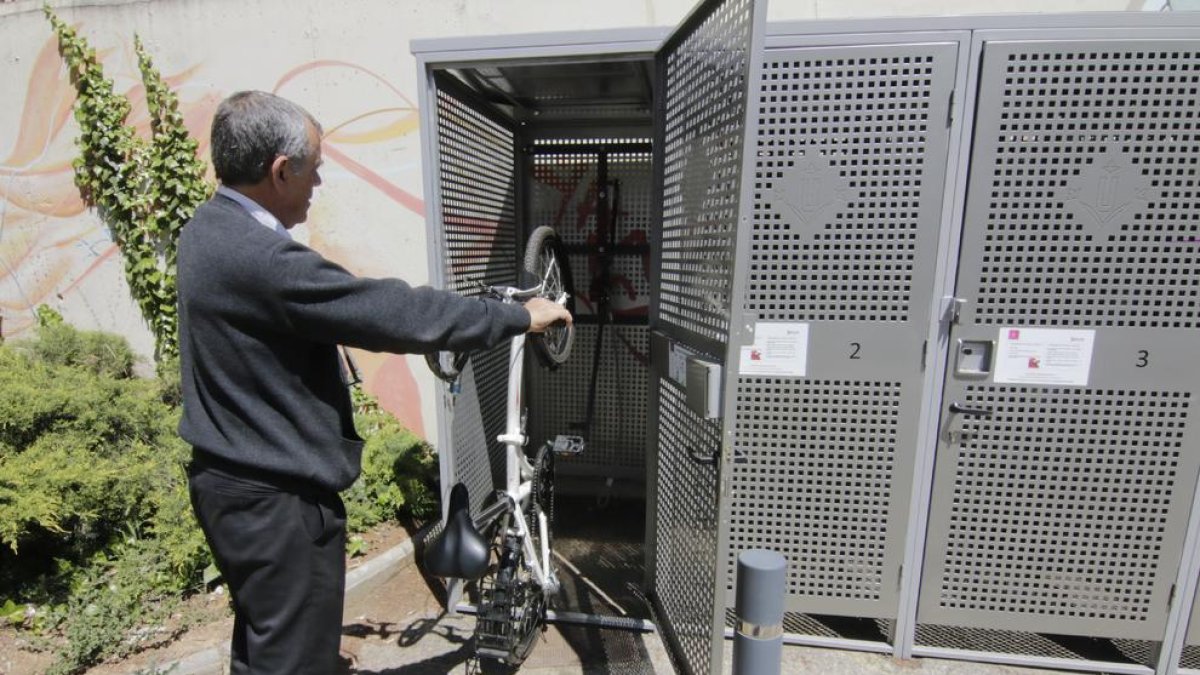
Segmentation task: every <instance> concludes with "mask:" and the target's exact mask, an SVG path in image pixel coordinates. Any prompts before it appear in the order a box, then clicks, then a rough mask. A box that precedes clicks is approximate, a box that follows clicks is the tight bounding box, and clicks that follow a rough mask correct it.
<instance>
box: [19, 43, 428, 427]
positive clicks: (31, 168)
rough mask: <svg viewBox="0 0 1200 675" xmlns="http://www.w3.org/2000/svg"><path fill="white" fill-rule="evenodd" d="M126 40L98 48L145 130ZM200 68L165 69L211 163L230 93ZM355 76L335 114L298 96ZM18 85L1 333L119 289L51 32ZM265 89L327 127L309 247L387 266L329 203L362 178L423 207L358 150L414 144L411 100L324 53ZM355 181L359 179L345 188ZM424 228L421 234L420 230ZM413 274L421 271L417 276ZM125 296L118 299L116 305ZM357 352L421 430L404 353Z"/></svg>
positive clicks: (408, 206)
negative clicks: (81, 172) (221, 108)
mask: <svg viewBox="0 0 1200 675" xmlns="http://www.w3.org/2000/svg"><path fill="white" fill-rule="evenodd" d="M129 42H130V44H129V45H128V46H127V47H126V46H116V47H107V48H101V49H99V50H98V51H99V57H100V59H101V61H102V62H103V63H104V66H105V71H106V74H107V75H108V76H109V77H111V78H112V79H113V80H114V81H115V83H116V90H117V91H118V92H119V93H122V94H124V95H125V96H127V97H128V98H129V100H130V102H131V104H132V109H133V112H132V113H131V114H130V118H129V120H128V123H129V124H130V125H132V126H134V127H135V128H136V129H137V130H138V133H139V134H142V135H143V136H144V137H148V136H149V116H148V113H147V111H146V106H145V92H144V91H143V89H142V86H141V84H140V82H141V79H140V74H139V73H138V70H137V59H136V55H135V54H134V52H133V48H132V36H130V40H129ZM203 69H204V64H203V63H196V64H191V65H188V66H187V67H185V68H183V69H181V70H179V71H178V72H175V73H169V74H167V76H166V80H167V82H168V83H169V85H170V86H171V87H172V89H174V90H175V91H176V92H177V93H178V94H179V97H180V109H181V112H182V113H183V115H184V118H185V122H186V124H187V127H188V130H189V131H190V133H191V134H192V136H193V137H194V138H196V139H197V140H198V141H199V143H200V153H201V155H202V156H203V157H204V158H205V160H206V161H207V160H208V142H209V138H208V132H209V128H208V127H209V123H210V121H211V119H212V115H213V112H214V111H215V109H216V106H217V104H218V103H219V102H220V101H221V100H222V99H223V98H224V97H225V96H226V95H228V94H229V93H232V92H229V91H222V90H220V89H219V88H217V87H215V86H213V85H211V84H210V83H208V82H207V81H205V80H204V79H203V77H202V72H203ZM350 80H352V81H354V83H355V86H356V88H358V89H364V88H365V90H366V91H365V92H362V91H360V92H358V95H356V97H355V99H356V100H358V101H362V102H363V105H361V106H360V107H358V108H356V109H347V108H345V107H344V106H343V107H339V108H338V111H337V112H338V116H337V117H335V118H332V119H331V118H329V117H328V116H326V115H322V111H321V110H320V106H314V105H312V104H311V103H309V102H307V101H306V100H305V97H306V92H311V91H314V90H320V89H321V88H322V86H323V83H327V82H334V81H340V82H346V81H350ZM25 89H26V91H25V101H24V106H23V110H22V113H21V116H20V119H19V128H18V129H17V130H16V133H15V135H14V137H13V139H12V140H11V141H10V142H9V143H8V148H7V154H6V155H5V156H4V157H3V159H2V160H0V264H2V265H3V267H2V268H0V270H2V273H3V274H2V276H0V317H3V323H2V324H0V331H2V332H3V335H4V337H6V338H14V337H15V338H19V337H21V336H22V335H25V334H27V333H28V332H29V331H30V330H31V329H32V328H33V326H34V325H35V321H36V319H35V315H34V310H35V309H36V307H38V306H39V305H43V304H46V305H50V306H52V307H56V308H61V307H63V306H67V305H70V304H72V302H73V300H77V299H78V298H77V297H76V296H80V295H85V294H84V293H83V292H82V289H84V288H86V287H88V286H89V285H90V284H101V285H103V286H105V287H110V288H116V289H118V290H115V291H113V293H119V292H120V291H119V289H120V288H121V287H120V285H119V283H114V281H113V279H114V278H115V279H119V278H120V273H119V271H117V270H118V269H119V265H118V266H117V267H113V266H112V265H113V264H114V261H115V260H116V259H117V258H119V252H118V251H117V247H116V245H115V243H114V242H113V241H112V238H111V236H110V235H109V233H108V231H107V229H106V228H105V227H104V225H103V224H102V223H101V221H100V219H99V218H98V217H97V216H96V215H95V214H94V213H93V212H91V211H90V210H88V209H86V208H85V206H84V203H83V200H82V199H81V198H80V195H79V192H78V190H77V188H76V187H75V185H74V182H73V169H72V165H71V162H72V159H73V158H74V157H75V156H76V148H75V146H74V138H75V136H76V134H77V128H76V127H75V125H74V121H73V118H72V104H73V103H74V100H75V90H74V88H73V87H72V86H71V83H70V81H69V79H68V76H67V72H66V69H65V67H64V66H63V62H62V59H61V58H60V56H59V54H58V51H57V47H56V42H55V40H54V38H53V36H52V35H51V34H50V31H49V30H47V39H46V41H45V42H44V43H43V45H42V46H41V48H40V50H39V51H38V54H37V57H36V60H35V63H34V65H33V68H32V73H31V75H30V77H29V81H28V83H27V85H26V88H25ZM272 91H274V92H275V93H278V94H280V95H282V96H284V97H288V98H291V99H293V100H296V101H297V102H299V103H301V104H302V105H305V106H306V107H309V109H310V110H313V112H314V114H316V116H317V117H318V118H320V119H321V121H322V124H323V126H324V127H325V129H326V134H325V137H324V139H323V153H324V156H325V158H326V164H327V169H326V170H325V171H324V173H326V174H333V175H334V176H335V179H334V180H329V178H327V179H326V182H327V183H329V184H331V185H330V186H329V187H327V188H325V189H324V190H323V191H324V192H325V193H326V194H325V196H324V197H325V198H324V200H323V201H326V202H327V203H328V205H327V206H325V207H324V208H321V206H320V204H319V203H318V204H314V207H316V208H314V209H313V211H312V215H311V216H310V221H309V223H308V224H307V226H306V227H305V228H304V229H305V232H304V233H302V238H303V236H304V234H306V235H307V239H308V242H307V243H308V244H309V245H310V246H312V247H313V248H314V249H316V250H318V251H321V252H322V253H323V254H324V255H326V257H328V258H330V259H332V260H334V261H336V262H338V263H339V264H342V265H343V266H345V267H347V268H348V269H350V270H352V271H354V272H356V273H358V274H364V275H368V276H381V275H382V274H384V273H387V270H381V269H373V268H378V267H380V266H381V265H380V264H374V265H373V264H372V261H371V260H366V261H359V260H356V255H355V247H356V244H362V243H363V242H362V241H361V240H360V239H353V238H350V241H351V242H353V243H343V240H346V239H347V237H346V236H345V234H344V233H340V232H339V229H344V228H345V227H346V224H344V223H342V222H340V220H341V219H340V218H339V215H338V213H337V212H336V211H335V210H334V209H335V208H336V204H337V203H339V202H342V201H344V199H342V200H339V199H338V198H337V196H336V192H338V191H339V190H340V191H344V192H356V191H357V192H358V193H361V191H362V189H363V188H364V187H365V188H366V189H368V190H370V191H372V192H374V193H377V194H378V195H380V196H382V198H383V199H385V200H386V201H388V202H390V203H391V204H393V205H394V208H396V209H400V210H403V211H405V212H408V213H411V214H415V215H416V216H422V215H423V213H424V203H423V201H422V199H421V198H420V196H419V190H420V188H419V186H409V185H401V184H399V183H398V182H397V181H396V180H394V179H392V178H390V177H387V176H385V174H386V170H384V169H382V168H381V167H379V166H374V165H372V162H371V160H370V159H364V156H373V155H371V153H370V152H363V150H364V149H369V148H371V147H372V146H380V145H387V144H395V143H397V142H406V143H407V144H409V145H416V142H417V141H416V137H417V134H416V132H417V129H418V115H417V108H416V105H415V104H414V103H413V102H412V101H411V99H410V98H409V97H408V96H407V95H405V94H404V92H402V91H401V90H400V89H399V88H398V87H396V86H394V85H392V84H391V83H389V82H388V81H387V79H386V78H384V77H382V76H380V75H378V74H376V73H373V72H370V71H369V70H368V69H365V68H362V67H359V66H356V65H355V64H353V63H347V62H339V61H329V60H314V61H309V62H304V63H300V64H298V65H296V66H295V67H293V68H291V69H290V70H288V71H286V72H284V73H283V74H282V75H281V76H280V77H279V78H278V79H277V81H276V82H275V83H274V86H273V87H272ZM376 154H378V153H376ZM210 177H211V169H210ZM351 183H353V184H355V185H353V187H352V189H348V188H349V187H350V184H351ZM351 199H361V197H358V196H355V197H351ZM318 201H322V200H320V199H319V200H318ZM397 220H402V219H397ZM410 222H411V219H410ZM415 222H417V223H419V222H420V221H419V219H417V220H416V221H415ZM419 238H423V233H420V236H419ZM364 268H365V269H364ZM392 273H395V272H392ZM420 281H423V280H415V281H414V283H418V282H420ZM126 295H127V293H126ZM125 300H126V299H125V298H117V299H114V301H115V302H117V303H118V304H120V303H121V302H122V301H125ZM108 314H109V315H112V314H113V313H112V312H110V313H108ZM118 314H119V312H118ZM126 314H127V318H126V319H125V321H126V323H128V322H130V321H136V319H130V318H128V317H136V316H137V315H136V312H135V311H133V312H128V313H126ZM122 316H125V314H122ZM68 318H70V315H69V314H68ZM100 323H103V321H100ZM98 327H100V328H103V329H106V330H115V331H117V332H122V333H127V334H130V333H133V334H135V337H136V334H138V333H140V332H143V331H144V327H141V326H133V325H123V326H106V325H102V326H98ZM357 361H358V362H359V366H360V368H361V370H362V371H363V375H364V379H365V383H366V386H367V388H368V390H369V391H371V392H372V393H374V394H376V395H377V396H378V397H379V398H380V401H381V404H382V405H383V406H384V407H385V408H387V409H388V410H390V411H391V412H393V413H394V414H396V415H397V416H398V417H399V418H400V419H401V421H403V422H404V423H405V424H406V425H407V426H408V427H409V428H410V429H412V430H413V431H415V432H417V433H418V434H421V435H424V424H423V422H422V415H421V400H420V392H419V390H418V388H417V384H416V381H415V379H414V376H413V373H412V372H411V370H410V369H409V367H408V364H407V361H406V359H405V358H404V357H402V356H396V355H382V354H361V355H359V356H358V358H357Z"/></svg>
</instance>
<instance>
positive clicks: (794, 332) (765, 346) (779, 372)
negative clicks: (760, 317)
mask: <svg viewBox="0 0 1200 675" xmlns="http://www.w3.org/2000/svg"><path fill="white" fill-rule="evenodd" d="M807 368H808V324H807V323H776V322H772V323H756V324H754V344H753V345H750V346H749V347H742V355H741V361H740V363H739V368H738V374H739V375H765V376H768V377H804V375H805V374H806V373H807V372H808V371H807Z"/></svg>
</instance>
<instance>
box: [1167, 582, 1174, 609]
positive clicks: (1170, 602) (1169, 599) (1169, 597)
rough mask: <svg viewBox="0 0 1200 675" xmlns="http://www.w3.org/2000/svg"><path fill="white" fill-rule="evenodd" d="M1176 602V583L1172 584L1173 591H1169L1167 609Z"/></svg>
mask: <svg viewBox="0 0 1200 675" xmlns="http://www.w3.org/2000/svg"><path fill="white" fill-rule="evenodd" d="M1174 604H1175V584H1171V592H1170V593H1167V609H1170V608H1171V607H1172V606H1173V605H1174Z"/></svg>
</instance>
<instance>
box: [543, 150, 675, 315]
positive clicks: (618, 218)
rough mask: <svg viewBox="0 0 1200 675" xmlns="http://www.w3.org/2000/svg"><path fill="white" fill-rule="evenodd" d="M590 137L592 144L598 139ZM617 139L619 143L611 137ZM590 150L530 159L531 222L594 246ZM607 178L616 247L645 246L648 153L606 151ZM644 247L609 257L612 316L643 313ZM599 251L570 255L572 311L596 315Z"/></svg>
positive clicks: (647, 289) (650, 186)
mask: <svg viewBox="0 0 1200 675" xmlns="http://www.w3.org/2000/svg"><path fill="white" fill-rule="evenodd" d="M601 142H603V141H602V140H599V139H597V140H592V141H591V143H593V144H594V143H601ZM616 142H622V141H616ZM598 161H599V156H598V155H597V154H595V153H581V152H578V151H564V152H563V153H562V154H539V155H537V156H536V157H535V158H534V180H533V183H532V187H531V199H530V209H529V211H530V222H531V224H532V226H534V227H536V226H539V225H549V226H551V227H553V228H554V229H555V231H557V232H558V234H559V236H560V237H561V238H562V240H563V243H565V244H567V245H579V246H589V247H598V246H599V245H600V244H601V243H603V242H600V241H598V238H599V235H598V230H599V228H598V227H597V224H596V216H597V214H596V166H597V162H598ZM606 163H607V172H608V179H609V180H610V181H617V182H619V184H620V187H619V189H618V192H619V195H620V202H619V205H618V208H617V209H616V211H615V213H613V220H614V225H615V227H616V231H615V237H614V239H615V241H616V243H617V245H618V246H622V245H641V244H646V243H647V241H648V239H649V232H650V216H651V203H652V201H653V200H652V199H651V191H652V190H653V188H654V185H653V180H652V177H653V174H652V169H653V167H652V163H651V155H650V153H648V152H612V153H609V154H608V155H607V158H606ZM648 266H649V251H647V252H645V253H642V254H632V253H618V254H616V255H614V257H613V260H612V272H611V273H612V288H611V291H610V294H611V301H612V306H613V313H614V315H616V316H626V317H635V316H644V315H645V314H646V309H647V307H648V305H649V295H650V284H649V279H648ZM599 267H600V262H599V252H598V250H589V252H588V253H587V254H574V255H572V256H571V274H572V277H573V279H574V284H575V292H576V295H577V299H578V300H579V302H578V303H577V306H576V313H577V314H578V315H581V316H588V315H591V314H594V313H595V302H594V301H593V299H592V297H591V287H592V281H593V279H595V278H596V277H597V276H598V275H599V273H600V269H599Z"/></svg>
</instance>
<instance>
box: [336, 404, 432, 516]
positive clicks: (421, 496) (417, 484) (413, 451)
mask: <svg viewBox="0 0 1200 675" xmlns="http://www.w3.org/2000/svg"><path fill="white" fill-rule="evenodd" d="M356 398H357V399H358V400H357V401H356V408H357V409H358V411H359V412H358V415H357V416H356V418H355V424H356V426H357V427H358V433H359V435H361V436H362V437H363V438H365V439H366V445H365V446H364V447H363V458H362V475H361V476H359V479H358V480H357V481H355V483H354V485H352V486H350V489H349V490H347V491H346V492H345V493H344V494H343V495H342V499H343V501H344V502H345V504H346V520H347V528H348V529H349V530H350V532H362V531H363V530H365V529H367V528H370V527H371V526H373V525H376V524H378V523H381V522H384V521H387V520H394V519H395V518H397V517H399V516H402V515H408V516H412V517H414V518H417V519H423V518H428V517H430V516H431V515H433V514H434V513H435V512H436V510H437V496H436V493H435V490H434V486H435V483H436V480H435V477H436V475H437V459H436V457H435V456H434V454H433V449H432V448H430V446H429V444H428V443H426V442H425V441H423V440H421V439H420V438H419V437H417V436H416V435H415V434H413V433H412V432H411V431H409V430H408V429H405V428H404V426H402V425H401V424H400V422H398V421H397V420H396V418H395V417H393V416H392V415H390V414H388V413H386V412H383V411H380V410H379V408H378V406H377V405H375V404H374V402H373V401H372V400H370V399H369V397H366V396H365V395H361V394H360V395H359V396H357V397H356Z"/></svg>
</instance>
